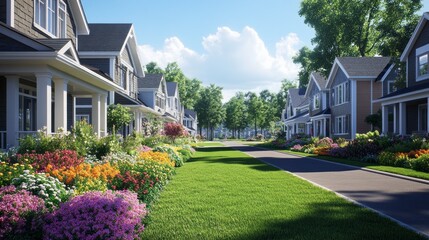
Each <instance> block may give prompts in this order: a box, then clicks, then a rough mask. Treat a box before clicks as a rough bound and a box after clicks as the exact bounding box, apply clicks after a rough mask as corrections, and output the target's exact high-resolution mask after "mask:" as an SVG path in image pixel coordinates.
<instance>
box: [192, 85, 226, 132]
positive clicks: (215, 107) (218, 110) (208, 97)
mask: <svg viewBox="0 0 429 240" xmlns="http://www.w3.org/2000/svg"><path fill="white" fill-rule="evenodd" d="M222 99H223V97H222V88H221V87H218V86H216V85H214V84H211V85H210V86H208V87H205V88H202V90H201V91H200V98H199V99H198V101H197V103H196V105H195V110H196V111H197V113H198V125H199V128H200V134H201V130H202V127H205V128H206V129H207V134H208V136H207V137H208V138H209V139H210V140H212V139H213V131H214V128H216V127H217V126H219V125H220V124H221V123H222V122H223V121H224V118H225V109H224V108H223V107H222Z"/></svg>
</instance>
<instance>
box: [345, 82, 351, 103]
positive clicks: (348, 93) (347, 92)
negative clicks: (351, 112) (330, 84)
mask: <svg viewBox="0 0 429 240" xmlns="http://www.w3.org/2000/svg"><path fill="white" fill-rule="evenodd" d="M345 91H346V102H350V82H346V89H345Z"/></svg>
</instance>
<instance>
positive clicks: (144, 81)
mask: <svg viewBox="0 0 429 240" xmlns="http://www.w3.org/2000/svg"><path fill="white" fill-rule="evenodd" d="M163 77H164V75H162V73H156V74H150V73H147V74H146V75H145V76H144V77H143V78H139V81H138V86H139V88H159V86H160V85H161V81H162V79H163Z"/></svg>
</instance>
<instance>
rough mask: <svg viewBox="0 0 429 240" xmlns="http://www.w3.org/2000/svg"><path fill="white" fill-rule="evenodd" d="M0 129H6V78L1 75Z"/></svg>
mask: <svg viewBox="0 0 429 240" xmlns="http://www.w3.org/2000/svg"><path fill="white" fill-rule="evenodd" d="M0 131H6V79H5V78H4V77H0Z"/></svg>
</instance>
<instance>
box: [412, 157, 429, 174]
mask: <svg viewBox="0 0 429 240" xmlns="http://www.w3.org/2000/svg"><path fill="white" fill-rule="evenodd" d="M410 164H411V168H412V169H414V170H416V171H422V172H429V154H424V155H421V156H420V157H418V158H416V159H413V160H411V161H410Z"/></svg>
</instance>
